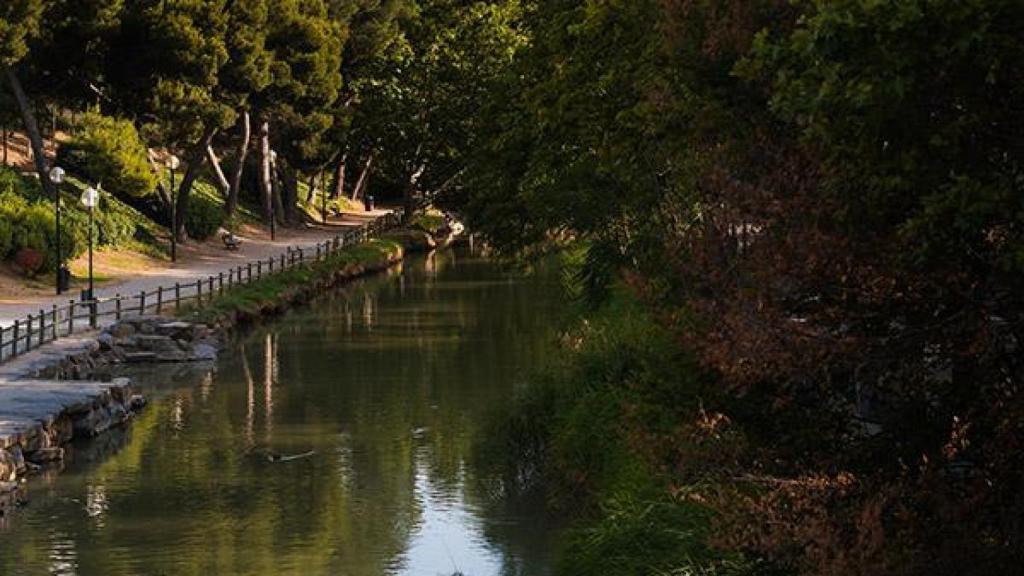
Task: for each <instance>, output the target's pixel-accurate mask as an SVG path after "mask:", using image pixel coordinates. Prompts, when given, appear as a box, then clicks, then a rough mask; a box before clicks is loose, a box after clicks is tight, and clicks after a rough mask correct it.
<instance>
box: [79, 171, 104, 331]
mask: <svg viewBox="0 0 1024 576" xmlns="http://www.w3.org/2000/svg"><path fill="white" fill-rule="evenodd" d="M99 200H100V193H99V191H98V190H96V189H95V188H93V187H92V186H90V187H88V188H86V189H85V191H84V192H82V205H83V206H85V207H86V208H88V209H89V292H88V297H87V298H83V300H88V301H89V302H90V304H89V324H90V325H91V326H92V327H93V328H95V327H96V295H95V293H94V292H93V289H94V286H93V275H92V235H93V234H92V228H93V209H94V208H96V204H98V203H99Z"/></svg>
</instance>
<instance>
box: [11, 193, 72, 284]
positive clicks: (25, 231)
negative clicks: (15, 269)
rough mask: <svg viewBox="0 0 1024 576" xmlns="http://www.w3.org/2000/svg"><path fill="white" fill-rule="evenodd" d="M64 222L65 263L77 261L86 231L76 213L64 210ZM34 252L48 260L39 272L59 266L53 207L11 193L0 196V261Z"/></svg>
mask: <svg viewBox="0 0 1024 576" xmlns="http://www.w3.org/2000/svg"><path fill="white" fill-rule="evenodd" d="M64 216H65V217H64V218H62V219H61V226H60V227H61V232H62V234H61V252H62V254H63V256H64V257H65V259H71V258H76V257H78V256H79V255H80V254H81V253H82V252H83V251H84V250H85V242H86V239H87V237H86V236H85V233H86V232H85V231H86V227H85V225H84V224H80V223H79V222H77V220H78V218H76V216H75V212H73V211H68V210H65V212H64ZM25 249H28V250H34V251H36V252H38V253H40V254H42V255H43V256H44V257H45V261H44V262H43V264H42V266H41V268H40V270H39V271H40V272H45V271H50V270H53V269H55V268H56V266H57V234H56V217H55V215H54V213H53V204H52V203H50V202H47V201H45V200H37V201H34V202H30V201H28V200H26V199H25V198H24V197H22V196H19V195H18V194H16V193H15V192H12V191H9V190H8V191H3V192H0V257H2V258H4V259H10V258H13V257H14V256H15V255H16V254H17V253H18V252H20V251H22V250H25Z"/></svg>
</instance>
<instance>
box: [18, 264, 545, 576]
mask: <svg viewBox="0 0 1024 576" xmlns="http://www.w3.org/2000/svg"><path fill="white" fill-rule="evenodd" d="M557 285H558V277H557V274H555V273H554V272H553V271H550V272H543V271H542V272H539V273H537V274H534V275H531V276H529V277H521V276H518V275H514V274H510V273H507V272H505V271H503V270H502V269H500V268H499V267H497V266H496V265H494V264H492V263H489V262H487V261H486V260H482V259H478V258H473V257H470V256H469V255H468V254H465V253H463V252H450V251H449V252H443V253H437V254H435V255H432V256H430V257H428V258H419V259H412V260H410V261H408V262H406V263H405V264H404V265H403V268H402V269H401V271H398V270H395V271H393V272H392V273H390V274H389V275H387V276H379V277H376V278H371V279H367V280H364V281H361V282H358V283H355V284H351V285H349V286H346V287H344V288H342V289H339V290H338V291H337V292H336V293H334V294H331V295H328V296H326V297H324V298H323V299H321V300H319V301H318V302H317V303H315V304H314V305H312V306H310V307H308V308H304V309H300V310H297V311H295V312H293V313H291V314H289V315H287V316H285V317H283V318H282V319H280V320H277V321H274V322H272V323H268V324H266V325H264V326H262V327H259V328H257V329H254V330H252V331H249V332H247V333H245V334H244V335H241V336H239V337H238V338H237V340H236V341H233V342H231V343H230V344H229V346H228V348H227V350H225V351H224V352H223V353H222V356H221V359H220V361H219V362H218V364H217V365H216V368H215V369H210V368H209V367H206V368H201V367H192V368H189V369H182V368H178V369H171V368H167V369H163V368H161V369H159V370H157V371H156V373H155V374H154V372H153V371H152V370H150V371H149V372H147V373H146V374H145V375H144V376H142V377H138V378H136V382H137V383H138V384H139V385H140V386H142V388H143V391H144V392H146V393H147V395H148V396H149V397H150V398H152V399H153V401H152V403H151V404H150V405H149V406H148V407H147V408H146V410H145V411H144V412H143V413H142V414H141V415H140V416H139V417H138V418H137V419H136V420H135V422H134V423H133V424H132V425H131V426H130V427H129V428H127V429H125V430H123V431H118V432H115V433H113V434H109V435H107V436H104V437H102V438H101V439H99V440H97V441H93V442H88V443H84V444H81V445H78V446H76V449H75V453H74V455H73V456H74V457H73V461H71V462H69V463H68V464H67V465H66V470H65V471H64V472H63V473H61V474H48V475H44V476H42V477H39V478H36V479H34V480H33V481H31V482H30V484H29V489H28V496H29V501H28V504H27V506H25V507H24V508H22V509H20V510H18V511H17V512H16V513H15V514H13V515H12V516H10V517H7V518H0V575H18V574H33V575H34V574H82V575H93V574H96V575H128V574H166V575H231V574H258V575H264V574H265V575H268V576H270V575H276V574H303V575H307V574H308V575H317V574H339V575H389V574H396V575H397V574H401V575H406V574H407V575H416V576H420V575H422V576H437V575H444V576H450V575H452V574H456V573H461V574H464V575H465V576H489V575H518V574H523V575H531V576H532V575H543V574H546V573H548V558H549V556H550V547H551V546H550V543H551V540H552V537H551V532H550V530H549V529H548V524H549V523H548V521H546V520H545V518H544V516H543V514H542V513H541V512H540V511H539V510H535V509H531V507H528V506H522V505H518V506H507V505H502V504H501V503H498V502H493V501H491V500H490V499H488V498H487V497H486V495H485V494H483V493H482V490H481V489H480V488H479V486H480V485H481V483H480V482H477V476H476V474H475V471H474V469H473V467H472V463H471V458H470V453H471V447H472V444H473V441H474V434H475V433H476V432H477V430H478V429H479V426H480V424H481V421H482V418H483V416H484V415H485V414H486V413H487V412H488V411H490V410H491V409H493V408H494V407H498V406H501V405H502V404H503V403H507V402H508V401H509V400H510V398H511V396H512V394H513V393H514V391H515V389H516V387H517V386H519V385H521V384H522V376H523V375H524V374H525V373H527V372H529V370H531V369H532V368H533V367H534V366H536V364H537V363H538V362H539V361H541V360H540V359H541V358H542V356H543V355H544V354H545V351H546V350H548V349H549V347H550V341H551V340H550V335H551V333H552V330H553V328H554V322H555V318H556V317H557V314H558V311H559V310H560V308H561V306H560V302H559V296H558V294H559V290H558V287H557Z"/></svg>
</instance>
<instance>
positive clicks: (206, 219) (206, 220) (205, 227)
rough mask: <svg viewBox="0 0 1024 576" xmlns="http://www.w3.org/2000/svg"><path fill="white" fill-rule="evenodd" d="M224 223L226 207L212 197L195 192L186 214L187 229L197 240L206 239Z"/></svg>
mask: <svg viewBox="0 0 1024 576" xmlns="http://www.w3.org/2000/svg"><path fill="white" fill-rule="evenodd" d="M222 224H224V209H223V208H222V207H221V206H220V205H219V204H217V203H216V202H214V201H213V200H212V199H211V198H209V197H207V196H205V195H202V194H193V195H192V197H191V198H189V202H188V213H187V214H186V215H185V231H186V232H188V235H189V237H191V238H195V239H196V240H206V239H207V238H209V237H210V236H213V234H214V233H216V232H217V230H218V229H219V228H220V227H221V225H222Z"/></svg>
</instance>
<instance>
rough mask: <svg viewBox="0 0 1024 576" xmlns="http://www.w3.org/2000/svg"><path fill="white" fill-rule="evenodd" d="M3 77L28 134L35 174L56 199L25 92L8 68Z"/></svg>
mask: <svg viewBox="0 0 1024 576" xmlns="http://www.w3.org/2000/svg"><path fill="white" fill-rule="evenodd" d="M4 75H5V76H7V82H8V84H10V85H11V92H12V93H14V99H15V100H16V101H17V102H18V110H19V111H20V112H21V120H22V122H23V123H24V124H25V132H27V133H28V139H29V142H30V143H31V145H32V161H33V162H34V163H35V167H36V172H37V173H38V174H39V182H40V184H42V186H43V190H44V191H45V192H46V195H47V196H49V197H51V198H56V197H57V190H56V188H55V187H54V186H53V182H50V175H49V174H48V173H47V171H48V169H49V167H48V166H47V165H46V152H45V149H44V148H43V136H42V134H40V133H39V125H38V124H36V116H35V113H34V112H33V111H32V105H31V104H30V103H29V101H28V98H27V97H26V96H25V90H24V89H22V87H21V81H20V80H18V76H17V75H16V74H15V73H14V69H13V68H11V67H10V66H5V67H4Z"/></svg>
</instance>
